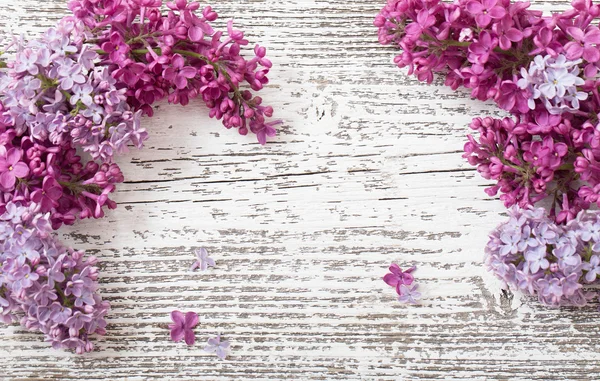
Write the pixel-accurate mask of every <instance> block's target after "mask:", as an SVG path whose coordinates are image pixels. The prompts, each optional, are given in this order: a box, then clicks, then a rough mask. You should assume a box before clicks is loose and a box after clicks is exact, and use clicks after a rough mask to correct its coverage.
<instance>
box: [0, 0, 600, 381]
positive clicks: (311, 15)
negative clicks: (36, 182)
mask: <svg viewBox="0 0 600 381" xmlns="http://www.w3.org/2000/svg"><path fill="white" fill-rule="evenodd" d="M383 2H384V0H380V1H374V0H321V1H319V0H305V1H303V0H289V1H286V0H262V1H259V0H255V1H251V0H246V1H241V0H223V1H220V2H217V3H214V4H213V6H214V7H215V8H216V10H217V11H218V12H219V14H220V15H221V16H222V17H223V18H224V19H227V18H230V17H233V16H235V17H236V22H237V24H238V25H239V26H242V27H243V28H244V29H245V30H247V31H248V33H247V35H248V37H249V38H250V40H251V41H252V42H261V43H263V44H265V45H266V46H268V47H269V56H270V58H271V59H272V60H273V62H274V64H275V66H274V69H273V71H272V74H271V83H270V85H269V87H268V89H266V91H264V94H263V96H264V98H265V99H266V100H267V101H268V102H269V103H270V104H272V105H273V106H274V107H275V109H276V111H277V117H279V118H282V119H283V120H285V124H284V127H283V128H282V129H281V133H280V134H279V136H278V137H277V138H276V139H273V140H271V141H270V142H269V144H268V145H267V146H265V147H261V146H259V145H258V144H257V143H255V141H254V140H253V139H252V138H249V137H240V136H236V134H235V133H234V132H233V131H227V130H225V129H224V128H222V127H221V126H220V123H219V122H215V121H213V120H210V119H209V118H208V117H207V116H206V110H205V109H203V107H202V106H201V105H200V104H195V105H192V106H190V107H186V108H181V107H177V106H168V105H166V104H163V105H161V106H160V110H159V112H158V113H157V115H156V117H155V118H153V119H151V120H146V122H145V123H146V126H147V128H148V129H149V130H150V132H151V139H150V141H149V143H148V145H147V147H146V148H145V149H144V150H142V151H135V152H131V153H130V154H129V155H128V156H126V157H123V158H122V160H121V164H122V168H123V171H124V172H125V175H126V179H127V181H126V183H125V184H123V185H122V186H121V187H120V188H119V190H118V193H117V195H116V196H115V199H116V201H117V202H118V203H119V208H118V209H117V210H115V211H113V212H110V213H109V214H108V216H107V217H106V218H105V219H103V220H102V221H85V222H82V223H79V224H78V225H77V226H76V227H73V228H71V229H62V230H61V231H60V234H61V235H62V236H63V237H64V239H65V240H66V241H68V243H70V244H72V245H74V246H76V247H78V248H83V249H86V250H88V251H89V252H92V253H95V254H96V255H98V256H99V257H100V258H101V260H102V290H101V291H102V294H103V295H104V296H105V297H106V298H107V299H108V300H110V301H111V303H112V306H113V310H112V312H111V314H110V319H109V326H108V335H107V336H105V337H103V338H100V339H98V340H96V341H95V343H96V345H97V351H95V352H93V353H91V354H87V355H84V356H77V355H74V354H71V353H68V352H63V351H61V352H59V351H54V350H52V349H50V348H49V347H48V345H47V344H46V343H44V342H43V340H42V337H41V336H40V335H38V334H34V333H29V332H26V331H25V330H23V329H21V328H20V327H18V326H10V327H2V328H0V354H1V356H2V361H0V378H1V379H2V380H37V379H53V380H99V379H104V380H159V379H162V380H217V379H222V380H225V379H254V380H277V379H292V380H304V379H314V380H330V379H331V380H333V379H340V380H351V379H364V380H426V379H446V380H449V379H451V380H466V379H469V380H533V379H535V380H549V379H564V380H575V379H577V380H589V379H597V378H600V376H598V375H599V372H600V363H599V362H598V360H600V353H598V352H599V351H598V344H597V343H598V340H599V335H600V324H599V323H598V318H599V317H600V314H599V313H598V312H597V311H596V308H595V306H592V307H589V308H586V309H582V310H569V309H563V310H549V309H546V308H544V307H541V306H540V305H538V303H537V302H536V301H533V300H530V299H526V298H522V297H520V296H518V295H515V296H514V297H513V296H512V295H510V294H503V293H502V291H501V289H500V287H499V285H498V284H497V282H495V281H494V279H493V278H492V277H491V276H490V275H489V274H487V273H486V271H485V270H484V268H483V267H482V265H481V260H482V252H483V247H484V245H485V242H486V235H487V233H488V232H489V231H490V230H491V229H492V228H493V227H494V226H495V225H496V224H497V223H498V222H500V221H501V220H502V219H503V215H502V213H503V206H502V204H501V203H500V202H499V201H498V200H496V199H490V198H488V197H487V196H486V195H485V193H484V192H483V188H484V187H485V186H486V185H487V184H486V182H485V181H484V180H482V179H481V178H480V177H479V175H478V174H477V173H476V172H475V171H474V170H473V169H472V168H471V167H470V166H468V165H467V164H466V163H465V162H464V161H463V160H462V159H461V150H462V146H463V144H464V141H465V134H466V132H467V128H466V124H467V123H468V122H469V121H470V119H471V117H472V116H475V115H489V114H494V113H496V112H497V111H496V109H495V107H493V106H492V105H490V104H487V105H486V104H482V103H479V102H475V101H471V100H469V97H468V94H467V93H466V92H457V93H455V92H452V91H451V90H450V89H448V88H446V87H443V86H442V85H441V83H437V85H432V86H427V85H423V84H420V83H418V82H417V81H416V80H414V79H413V78H409V77H407V76H406V75H405V72H404V71H401V70H398V69H396V68H394V67H393V65H392V57H393V55H394V51H393V50H390V49H387V48H383V47H381V46H379V45H378V44H377V37H376V30H375V28H374V27H373V26H372V20H373V18H374V16H375V14H376V13H377V11H378V9H379V8H380V7H381V6H382V5H383V4H382V3H383ZM0 5H1V7H0V29H2V30H3V31H5V32H6V31H13V32H18V33H21V32H23V33H25V34H27V35H29V36H34V35H36V34H37V33H39V32H40V31H42V30H44V29H45V28H47V27H49V26H51V25H52V24H53V23H54V22H55V21H56V20H57V19H59V18H60V17H61V16H63V15H64V14H65V5H66V1H65V0H19V1H9V0H0ZM567 6H568V4H567V3H566V2H554V3H538V4H536V7H537V8H538V9H545V10H559V9H565V8H566V7H567ZM221 25H222V24H221ZM198 246H205V247H207V248H208V250H209V251H210V252H211V253H212V256H213V258H215V259H216V261H217V268H216V269H213V270H210V271H208V272H205V273H202V272H196V273H190V272H188V271H187V269H188V267H189V266H190V264H191V263H192V262H193V260H194V255H193V252H192V251H193V248H195V247H198ZM393 261H395V262H398V263H399V264H400V265H401V266H403V267H404V266H407V265H410V264H414V265H416V266H417V267H418V271H417V272H416V276H417V278H418V280H419V281H420V282H421V287H422V291H423V296H424V300H423V302H422V304H421V305H419V306H404V305H401V304H400V303H398V302H397V301H396V297H395V292H394V290H393V289H392V288H389V287H387V286H386V285H385V284H384V283H383V282H382V281H381V277H382V276H383V275H384V274H385V273H386V269H387V266H388V265H389V264H390V262H393ZM173 309H181V310H184V311H187V310H194V311H197V312H198V313H199V314H200V316H201V324H200V325H199V327H198V328H197V337H198V340H199V344H198V345H196V346H194V347H191V348H188V347H186V346H185V345H184V344H183V343H173V342H171V341H170V340H169V336H168V330H167V329H165V328H164V325H166V324H167V323H168V322H169V312H170V311H172V310H173ZM217 331H220V332H223V334H224V336H225V337H226V338H227V339H229V340H230V341H231V343H232V345H233V351H232V355H231V356H230V357H229V358H228V359H227V360H226V361H219V360H218V359H217V358H216V357H215V356H214V355H209V354H206V353H204V352H203V350H202V349H203V342H204V341H205V340H206V339H207V338H208V337H209V336H210V335H212V334H214V333H216V332H217Z"/></svg>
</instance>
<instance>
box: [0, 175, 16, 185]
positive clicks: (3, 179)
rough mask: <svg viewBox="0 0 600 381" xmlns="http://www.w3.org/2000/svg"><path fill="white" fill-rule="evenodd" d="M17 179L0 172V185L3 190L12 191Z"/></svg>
mask: <svg viewBox="0 0 600 381" xmlns="http://www.w3.org/2000/svg"><path fill="white" fill-rule="evenodd" d="M16 181H17V178H16V177H15V176H14V175H13V174H12V173H11V172H10V171H6V172H2V173H1V174H0V185H2V187H4V188H5V189H12V188H13V187H14V186H15V182H16Z"/></svg>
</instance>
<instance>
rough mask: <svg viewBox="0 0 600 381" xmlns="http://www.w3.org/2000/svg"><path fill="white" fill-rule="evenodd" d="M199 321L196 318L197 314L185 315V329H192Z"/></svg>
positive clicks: (189, 313)
mask: <svg viewBox="0 0 600 381" xmlns="http://www.w3.org/2000/svg"><path fill="white" fill-rule="evenodd" d="M199 321H200V318H199V317H198V314H197V313H195V312H191V311H190V312H188V313H186V314H185V327H186V328H194V327H195V326H197V325H198V322H199Z"/></svg>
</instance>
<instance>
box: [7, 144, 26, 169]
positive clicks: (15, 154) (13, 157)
mask: <svg viewBox="0 0 600 381" xmlns="http://www.w3.org/2000/svg"><path fill="white" fill-rule="evenodd" d="M21 155H22V153H21V150H20V149H18V148H11V149H9V150H8V152H7V153H6V162H7V163H8V164H9V165H15V164H16V163H17V162H19V160H21Z"/></svg>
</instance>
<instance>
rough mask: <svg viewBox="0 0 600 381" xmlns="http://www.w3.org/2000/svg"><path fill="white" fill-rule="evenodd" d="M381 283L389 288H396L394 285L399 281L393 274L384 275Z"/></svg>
mask: <svg viewBox="0 0 600 381" xmlns="http://www.w3.org/2000/svg"><path fill="white" fill-rule="evenodd" d="M383 281H384V282H385V283H386V284H388V285H389V286H392V287H396V285H397V284H398V283H399V282H400V279H399V277H398V276H396V275H394V274H385V275H384V276H383Z"/></svg>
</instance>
